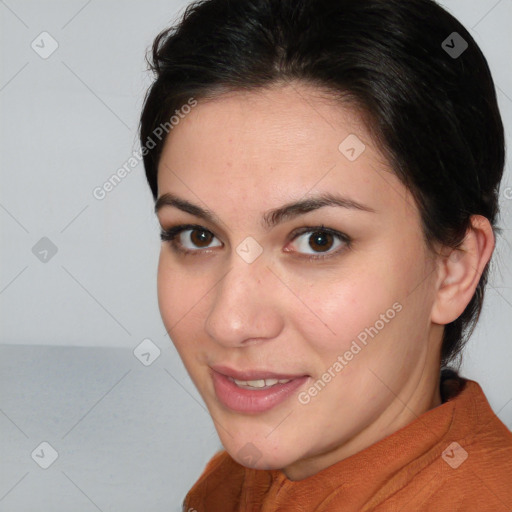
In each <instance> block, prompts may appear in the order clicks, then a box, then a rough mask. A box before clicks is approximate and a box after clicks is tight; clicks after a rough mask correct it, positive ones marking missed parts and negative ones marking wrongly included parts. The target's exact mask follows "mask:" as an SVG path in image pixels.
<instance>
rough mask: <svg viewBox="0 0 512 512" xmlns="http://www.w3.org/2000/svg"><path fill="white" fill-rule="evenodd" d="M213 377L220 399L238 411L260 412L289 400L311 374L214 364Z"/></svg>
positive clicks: (232, 409) (216, 393)
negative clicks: (243, 369)
mask: <svg viewBox="0 0 512 512" xmlns="http://www.w3.org/2000/svg"><path fill="white" fill-rule="evenodd" d="M211 370H212V371H211V377H212V381H213V387H214V390H215V395H216V397H217V400H218V401H219V402H220V404H222V405H223V406H224V407H225V408H227V409H229V410H231V411H235V412H238V413H246V414H258V413H262V412H266V411H269V410H270V409H273V408H274V407H277V406H279V405H280V404H282V403H284V402H286V401H288V399H289V398H290V397H291V396H292V395H294V394H295V392H296V391H297V390H298V389H299V388H300V387H301V386H303V385H304V384H305V383H306V382H307V381H308V380H309V375H289V374H288V375H286V374H277V373H272V372H266V371H261V370H249V371H243V372H242V371H238V370H233V369H231V368H227V367H220V366H217V367H212V368H211Z"/></svg>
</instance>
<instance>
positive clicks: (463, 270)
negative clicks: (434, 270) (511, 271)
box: [431, 215, 495, 325]
mask: <svg viewBox="0 0 512 512" xmlns="http://www.w3.org/2000/svg"><path fill="white" fill-rule="evenodd" d="M494 245H495V239H494V233H493V230H492V226H491V224H490V222H489V220H488V219H487V218H486V217H483V216H481V215H473V216H472V217H471V226H470V227H469V229H468V231H467V232H466V237H465V238H464V241H463V242H462V245H461V246H460V248H458V249H452V248H449V247H443V251H442V254H441V255H440V256H439V260H438V280H437V285H436V286H437V292H436V298H435V301H434V305H433V307H432V315H431V320H432V322H433V323H436V324H443V325H446V324H449V323H450V322H453V321H454V320H456V319H457V318H458V317H459V316H460V315H461V314H462V313H463V312H464V310H465V309H466V306H467V305H468V304H469V302H470V301H471V299H472V297H473V295H474V293H475V290H476V287H477V286H478V282H479V281H480V277H481V275H482V272H483V271H484V269H485V266H486V265H487V263H488V262H489V260H490V259H491V256H492V253H493V250H494Z"/></svg>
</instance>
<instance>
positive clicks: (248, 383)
mask: <svg viewBox="0 0 512 512" xmlns="http://www.w3.org/2000/svg"><path fill="white" fill-rule="evenodd" d="M231 380H232V381H233V382H234V383H235V384H236V385H237V386H238V387H241V388H258V389H261V388H265V387H270V386H275V385H276V384H278V383H279V384H285V383H286V382H290V380H291V379H258V380H238V379H231Z"/></svg>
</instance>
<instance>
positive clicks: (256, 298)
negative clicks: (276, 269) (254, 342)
mask: <svg viewBox="0 0 512 512" xmlns="http://www.w3.org/2000/svg"><path fill="white" fill-rule="evenodd" d="M242 248H243V246H242ZM244 254H246V253H243V252H242V256H240V254H237V252H235V251H233V255H232V259H231V265H230V268H229V270H228V271H227V273H226V274H225V275H224V277H223V278H222V279H221V280H220V282H219V283H218V285H217V287H216V288H215V292H214V297H213V299H212V302H211V305H210V310H209V314H208V317H207V319H206V326H205V328H206V330H207V332H208V333H209V334H210V336H211V337H212V338H214V339H215V340H217V341H218V342H219V343H222V344H229V345H230V346H234V345H240V344H243V343H244V341H246V340H248V339H251V338H265V337H274V336H276V335H277V334H278V332H279V326H280V321H279V316H278V308H276V307H275V306H276V305H275V303H274V301H273V297H272V290H273V289H275V287H274V286H272V283H271V282H270V281H271V279H272V278H274V279H275V277H274V276H273V275H272V273H271V272H270V271H269V269H268V268H267V263H266V262H265V260H264V258H262V257H257V258H256V259H255V260H253V261H251V262H249V261H250V260H249V259H247V258H245V256H244Z"/></svg>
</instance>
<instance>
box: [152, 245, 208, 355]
mask: <svg viewBox="0 0 512 512" xmlns="http://www.w3.org/2000/svg"><path fill="white" fill-rule="evenodd" d="M164 251H165V249H162V252H161V253H160V259H159V262H158V275H157V293H158V306H159V309H160V316H161V317H162V321H163V323H164V325H165V328H166V330H167V332H168V334H169V336H170V337H171V340H172V342H173V343H174V345H175V346H176V348H177V349H178V351H180V354H181V350H180V349H181V347H180V345H184V344H185V343H184V342H185V340H188V341H187V343H186V345H187V346H192V343H191V342H190V340H191V339H198V336H197V333H193V332H191V329H193V328H194V327H195V328H196V330H197V329H200V327H201V325H202V324H201V323H200V319H199V318H198V316H199V314H200V303H201V299H202V298H203V299H204V295H205V294H206V293H207V286H206V284H205V280H204V279H200V278H199V277H194V276H192V275H190V274H189V273H188V272H183V271H180V270H179V269H178V267H177V266H176V265H174V264H173V263H172V261H171V259H170V256H169V255H167V254H165V252H164Z"/></svg>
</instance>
